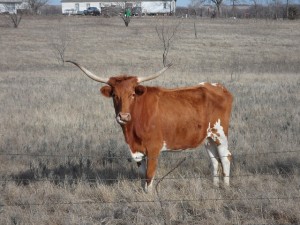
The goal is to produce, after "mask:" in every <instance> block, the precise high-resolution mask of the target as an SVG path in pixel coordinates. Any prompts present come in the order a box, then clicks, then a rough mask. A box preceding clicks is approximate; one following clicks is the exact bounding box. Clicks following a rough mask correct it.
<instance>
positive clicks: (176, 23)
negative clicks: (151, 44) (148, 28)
mask: <svg viewBox="0 0 300 225" xmlns="http://www.w3.org/2000/svg"><path fill="white" fill-rule="evenodd" d="M180 25H181V20H166V19H165V18H163V19H159V21H158V24H156V26H155V31H156V33H157V36H158V38H159V40H160V42H161V44H162V47H163V57H162V58H163V65H164V66H166V65H167V64H168V62H167V57H168V54H169V51H170V48H171V45H172V43H173V41H174V39H175V35H176V33H177V32H178V29H179V27H180Z"/></svg>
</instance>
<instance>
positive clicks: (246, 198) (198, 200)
mask: <svg viewBox="0 0 300 225" xmlns="http://www.w3.org/2000/svg"><path fill="white" fill-rule="evenodd" d="M297 199H300V196H290V197H287V196H282V197H242V198H199V199H184V198H183V199H161V200H160V201H161V202H165V203H167V202H203V201H243V200H260V201H262V200H268V201H271V200H297ZM129 203H159V201H155V200H133V201H96V200H87V201H83V202H45V203H15V204H5V205H4V204H1V205H0V207H20V206H45V205H46V206H47V205H81V204H129Z"/></svg>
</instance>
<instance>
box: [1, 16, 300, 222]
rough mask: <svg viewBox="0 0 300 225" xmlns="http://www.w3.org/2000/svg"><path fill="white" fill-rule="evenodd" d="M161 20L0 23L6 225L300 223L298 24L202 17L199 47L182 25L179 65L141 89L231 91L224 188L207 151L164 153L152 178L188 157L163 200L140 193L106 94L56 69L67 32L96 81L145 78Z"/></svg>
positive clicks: (155, 63) (73, 51)
mask: <svg viewBox="0 0 300 225" xmlns="http://www.w3.org/2000/svg"><path fill="white" fill-rule="evenodd" d="M158 22H159V23H160V21H158V19H157V18H136V19H133V20H132V21H131V23H130V26H129V27H127V28H126V27H125V26H124V24H123V21H122V20H121V19H120V18H110V19H104V18H87V17H82V18H81V17H25V18H23V20H22V23H21V24H20V26H19V28H18V29H11V28H9V27H6V26H1V25H0V32H1V36H0V37H1V39H0V49H1V53H0V68H1V70H0V115H1V117H0V184H1V186H0V224H164V223H165V222H166V223H168V224H298V223H300V216H299V211H300V208H299V198H293V197H295V196H297V197H299V196H300V193H299V183H300V177H299V167H300V159H299V152H297V151H298V150H299V147H298V146H299V144H300V140H299V132H300V126H299V124H300V115H299V114H300V113H299V112H300V110H299V105H300V104H299V103H300V96H299V85H300V79H299V71H300V70H299V69H300V64H299V62H300V54H299V52H300V51H299V50H300V43H299V40H298V38H297V37H299V34H300V29H299V28H300V24H299V21H293V22H291V21H265V20H199V21H196V26H197V30H198V38H197V39H195V37H194V30H193V29H194V21H189V20H183V21H182V24H181V27H180V29H179V32H178V33H177V35H176V39H175V40H174V45H173V46H172V48H171V50H170V52H169V55H168V57H169V60H170V61H172V62H173V63H174V66H173V67H172V68H171V69H170V70H168V71H167V72H166V73H165V74H164V75H163V76H162V77H160V78H159V79H156V80H154V81H151V82H148V84H147V85H161V86H167V87H178V86H185V85H194V84H196V83H199V82H201V81H210V82H220V83H223V84H224V85H225V86H226V87H227V88H228V89H229V90H230V91H231V92H232V93H233V95H234V97H235V100H234V108H233V112H232V122H231V127H230V137H229V139H230V143H229V146H230V150H231V151H232V153H233V154H234V155H235V160H234V165H233V168H232V178H231V180H232V187H231V189H230V190H228V191H225V190H223V189H222V188H220V189H215V188H213V187H212V183H211V172H210V162H209V160H208V156H207V155H206V153H205V150H204V148H202V147H201V148H199V150H196V151H194V152H189V153H184V152H182V153H177V154H175V153H164V154H162V156H161V159H160V164H159V169H158V172H157V176H156V178H160V177H162V176H164V174H166V173H167V172H168V171H170V170H171V169H172V168H173V167H174V166H175V165H176V164H177V163H178V162H179V161H180V160H181V159H183V158H185V157H186V158H187V159H186V160H185V161H184V162H183V164H181V165H180V166H179V167H178V168H176V169H175V170H174V171H173V172H172V173H171V174H170V175H169V176H168V177H166V179H164V180H163V181H162V182H161V183H160V184H159V187H158V189H159V196H160V198H158V196H157V195H156V193H155V192H153V193H150V194H145V193H143V191H142V188H141V187H140V181H139V180H138V175H137V171H136V165H135V163H133V162H131V161H130V160H128V159H127V158H130V154H129V152H128V149H127V147H126V144H125V142H124V138H123V135H122V132H121V129H120V127H119V126H118V125H117V124H116V122H115V120H114V113H113V111H114V110H113V107H112V103H111V102H110V100H108V99H106V98H103V97H102V96H100V94H99V87H100V86H101V85H99V84H97V83H95V82H93V81H91V80H89V79H88V78H86V77H84V75H82V73H81V72H80V71H78V70H77V69H76V68H74V67H72V66H71V65H65V66H61V65H60V64H59V63H57V61H56V58H55V55H54V54H53V49H52V48H51V44H52V43H53V40H54V39H55V38H57V37H56V36H55V35H56V34H57V32H56V30H60V31H62V32H63V31H65V32H67V34H68V35H67V36H68V37H70V38H69V42H68V43H69V45H68V47H67V49H66V51H65V57H66V58H67V59H72V60H76V61H78V62H80V63H81V64H83V65H85V66H86V67H87V68H89V69H90V70H92V71H94V72H96V73H97V74H100V75H102V76H109V75H114V74H119V73H129V74H137V75H147V74H151V73H153V72H155V71H157V70H158V69H160V68H161V67H162V48H161V43H160V42H159V40H158V37H157V34H156V32H155V24H156V23H158ZM165 22H166V23H167V24H172V23H173V22H170V21H168V20H166V21H165ZM279 152H280V153H279ZM283 152H285V153H283ZM262 153H267V154H262ZM9 154H13V155H9ZM18 154H19V155H18ZM106 157H112V158H110V159H108V158H106ZM156 182H157V180H156ZM216 199H218V200H216ZM164 200H176V201H164ZM185 200H194V201H185ZM105 202H106V203H105ZM107 202H111V203H107ZM161 206H162V207H161Z"/></svg>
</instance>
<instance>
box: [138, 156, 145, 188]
mask: <svg viewBox="0 0 300 225" xmlns="http://www.w3.org/2000/svg"><path fill="white" fill-rule="evenodd" d="M137 165H138V167H139V172H138V174H139V177H140V178H141V184H142V187H143V188H144V187H145V185H146V159H145V157H144V158H143V159H142V160H141V161H140V162H137Z"/></svg>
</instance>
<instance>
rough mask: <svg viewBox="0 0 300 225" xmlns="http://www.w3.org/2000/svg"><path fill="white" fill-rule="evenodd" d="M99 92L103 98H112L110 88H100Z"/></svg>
mask: <svg viewBox="0 0 300 225" xmlns="http://www.w3.org/2000/svg"><path fill="white" fill-rule="evenodd" d="M100 92H101V94H102V95H104V96H105V97H108V98H109V97H111V96H112V88H111V86H103V87H102V88H100Z"/></svg>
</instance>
